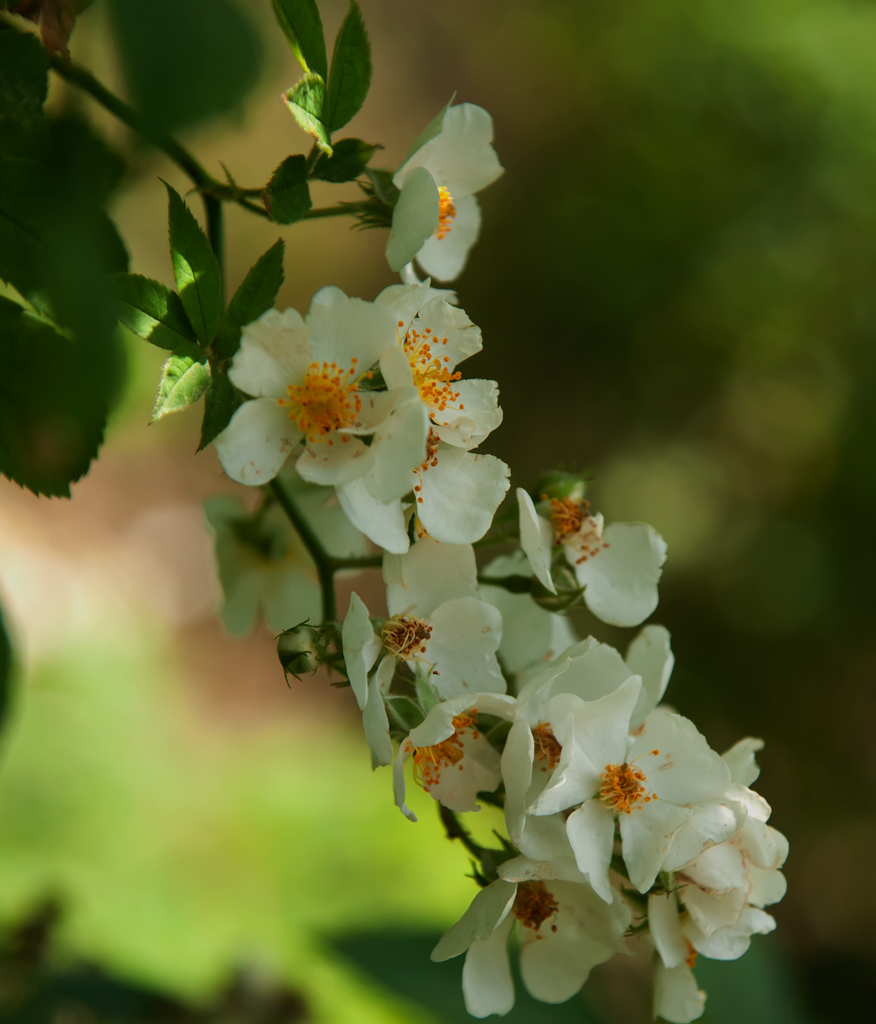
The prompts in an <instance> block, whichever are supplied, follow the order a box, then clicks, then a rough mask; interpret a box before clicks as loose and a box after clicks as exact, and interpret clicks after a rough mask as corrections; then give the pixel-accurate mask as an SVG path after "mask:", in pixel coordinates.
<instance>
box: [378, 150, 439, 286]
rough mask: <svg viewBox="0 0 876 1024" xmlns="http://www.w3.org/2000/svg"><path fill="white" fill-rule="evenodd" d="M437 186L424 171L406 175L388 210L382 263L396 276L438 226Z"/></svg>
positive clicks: (420, 170) (418, 169)
mask: <svg viewBox="0 0 876 1024" xmlns="http://www.w3.org/2000/svg"><path fill="white" fill-rule="evenodd" d="M438 212H439V205H438V186H437V184H436V183H435V179H434V178H433V177H432V175H431V174H430V173H429V172H428V171H427V170H426V169H425V168H424V167H418V168H414V169H413V170H412V171H411V172H410V174H408V175H406V177H405V179H404V183H403V184H402V186H401V194H400V195H399V197H398V202H397V203H396V204H395V209H394V210H393V211H392V227H391V228H390V231H389V238H388V239H387V241H386V261H387V263H389V266H390V268H391V269H392V270H394V271H395V272H396V273H398V271H400V270H401V268H402V267H403V266H404V265H405V264H406V263H410V262H411V260H412V259H413V258H414V257H415V256H416V255H417V253H418V252H419V251H420V250H421V249H422V248H423V243H424V242H425V241H426V239H427V238H430V237H431V236H432V234H433V233H434V231H435V229H436V228H437V227H438Z"/></svg>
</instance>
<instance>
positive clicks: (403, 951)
mask: <svg viewBox="0 0 876 1024" xmlns="http://www.w3.org/2000/svg"><path fill="white" fill-rule="evenodd" d="M440 937H441V936H440V935H430V934H423V933H422V932H419V933H418V932H412V933H407V934H406V933H399V932H391V931H369V932H361V933H359V934H355V935H350V936H345V937H343V938H339V939H335V940H334V942H333V945H334V946H335V948H336V949H338V950H339V951H340V952H341V953H342V954H343V955H344V956H346V957H348V958H349V959H350V960H352V961H353V963H355V964H356V965H357V966H358V967H359V968H361V969H362V970H364V971H366V972H367V973H368V974H370V975H372V976H373V977H374V978H376V979H377V980H378V981H379V982H380V983H381V984H383V985H385V986H386V987H387V988H390V989H392V991H393V992H395V993H397V994H398V995H400V996H403V997H405V998H406V999H410V1000H412V1001H413V1002H415V1003H419V1004H420V1006H423V1007H425V1008H426V1009H427V1010H429V1011H430V1012H431V1013H433V1014H435V1015H436V1016H437V1017H438V1018H439V1019H440V1020H441V1021H443V1022H445V1024H471V1020H472V1018H471V1017H470V1016H469V1014H468V1012H467V1011H466V1009H465V1002H464V1001H463V997H462V962H463V960H464V959H465V958H464V957H461V956H460V957H457V958H456V959H454V960H445V961H444V962H443V963H432V961H431V960H430V959H429V955H430V954H431V952H432V950H433V949H434V948H435V944H436V943H437V942H438V939H439V938H440ZM515 961H516V957H515V956H514V955H513V951H512V957H511V962H512V965H513V973H514V976H515V982H516V984H515V988H516V993H517V995H516V999H515V1002H514V1008H513V1009H512V1010H511V1012H510V1013H508V1014H507V1015H506V1016H504V1017H503V1018H502V1020H503V1021H509V1022H510V1024H542V1022H546V1024H600V1020H599V1018H598V1017H597V1016H596V1015H595V1014H594V1013H593V1011H592V1010H591V1009H590V1007H589V1006H588V1005H587V1003H585V1002H584V1000H583V998H582V997H581V996H575V997H573V998H572V999H570V1000H569V1001H568V1002H566V1003H561V1004H559V1005H555V1006H548V1005H546V1004H545V1003H540V1002H537V1001H536V1000H535V999H533V998H532V996H530V995H529V993H528V992H527V991H526V989H525V988H524V987H523V985H522V984H520V978H519V974H518V972H517V970H516V964H515Z"/></svg>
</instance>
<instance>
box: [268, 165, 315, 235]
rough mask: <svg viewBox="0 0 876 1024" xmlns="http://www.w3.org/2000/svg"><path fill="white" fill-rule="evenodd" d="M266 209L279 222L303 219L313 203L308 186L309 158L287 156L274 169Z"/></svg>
mask: <svg viewBox="0 0 876 1024" xmlns="http://www.w3.org/2000/svg"><path fill="white" fill-rule="evenodd" d="M264 200H265V209H266V210H267V211H268V213H269V214H270V215H271V219H272V220H275V221H277V223H278V224H293V223H294V222H295V221H296V220H301V218H302V217H303V216H304V214H305V213H307V211H308V210H309V209H310V207H311V206H312V205H313V204H312V203H311V201H310V189H309V188H308V186H307V160H306V159H305V158H304V157H303V156H300V155H299V156H287V157H286V159H285V160H284V161H283V162H282V163H281V164H280V166H279V167H278V168H277V169H276V171H274V174H273V177H272V178H271V180H270V181H269V182H268V187H267V188H266V189H265V195H264Z"/></svg>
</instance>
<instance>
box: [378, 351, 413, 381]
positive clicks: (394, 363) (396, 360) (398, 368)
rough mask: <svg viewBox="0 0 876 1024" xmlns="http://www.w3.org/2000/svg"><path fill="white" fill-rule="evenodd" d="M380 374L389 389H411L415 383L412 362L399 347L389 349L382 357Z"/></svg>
mask: <svg viewBox="0 0 876 1024" xmlns="http://www.w3.org/2000/svg"><path fill="white" fill-rule="evenodd" d="M380 372H381V373H382V374H383V379H384V381H386V386H387V387H388V388H393V389H394V388H405V387H410V386H411V385H412V384H413V382H414V371H413V370H412V369H411V361H410V359H408V357H407V356H406V355H405V353H404V352H403V351H402V349H401V348H399V346H398V345H395V346H393V347H392V348H388V349H387V350H386V351H385V352H384V353H383V355H382V356H381V357H380Z"/></svg>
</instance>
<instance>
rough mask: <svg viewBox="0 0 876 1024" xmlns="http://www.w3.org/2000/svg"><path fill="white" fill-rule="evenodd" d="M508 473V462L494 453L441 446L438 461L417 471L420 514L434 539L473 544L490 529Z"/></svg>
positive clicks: (418, 515) (503, 491) (506, 488)
mask: <svg viewBox="0 0 876 1024" xmlns="http://www.w3.org/2000/svg"><path fill="white" fill-rule="evenodd" d="M509 476H510V470H509V469H508V467H507V466H506V465H505V463H504V462H502V461H501V460H500V459H497V458H495V456H493V455H473V454H472V453H471V452H466V451H463V450H462V449H461V448H442V449H440V450H439V452H438V464H437V465H435V466H432V465H430V466H429V467H428V469H426V470H425V471H423V472H421V473H419V474H418V479H419V481H420V484H419V486H420V488H421V489H420V491H419V492H417V493H418V499H417V502H418V503H417V517H418V518H419V520H420V522H421V523H422V524H423V527H424V528H425V529H426V531H427V532H428V534H429V536H430V537H434V538H435V540H438V541H442V542H443V543H445V544H473V543H474V542H475V541H476V540H480V539H481V537H483V535H484V534H485V533H486V532H487V530H489V528H490V525H491V524H492V522H493V516H494V515H495V513H496V509H497V508H498V507H499V505H500V504H501V501H502V498H504V496H505V493H506V491H507V490H508V478H509Z"/></svg>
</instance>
